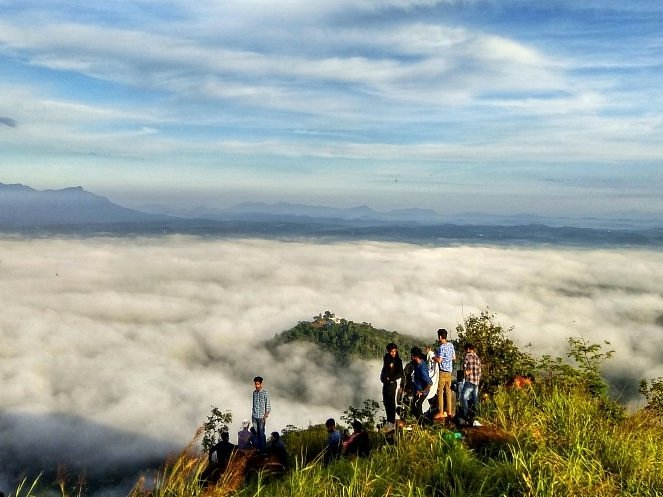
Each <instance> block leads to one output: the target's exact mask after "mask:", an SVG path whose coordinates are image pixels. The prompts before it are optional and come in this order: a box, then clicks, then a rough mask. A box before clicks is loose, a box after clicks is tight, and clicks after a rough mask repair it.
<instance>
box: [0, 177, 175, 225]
mask: <svg viewBox="0 0 663 497" xmlns="http://www.w3.org/2000/svg"><path fill="white" fill-rule="evenodd" d="M166 218H167V217H166V216H163V215H155V214H147V213H144V212H139V211H135V210H132V209H127V208H125V207H121V206H119V205H116V204H114V203H112V202H111V201H110V200H108V199H107V198H105V197H100V196H98V195H94V194H92V193H90V192H87V191H85V190H83V188H81V187H80V186H77V187H71V188H64V189H61V190H35V189H33V188H30V187H29V186H25V185H21V184H13V185H6V184H4V183H0V226H8V227H29V226H52V225H59V226H61V225H85V224H108V223H127V222H131V223H137V222H150V221H155V220H160V219H161V220H162V219H166Z"/></svg>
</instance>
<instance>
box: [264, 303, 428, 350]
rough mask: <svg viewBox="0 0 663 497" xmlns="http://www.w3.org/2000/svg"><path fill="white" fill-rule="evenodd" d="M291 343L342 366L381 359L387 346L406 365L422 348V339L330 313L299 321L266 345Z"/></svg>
mask: <svg viewBox="0 0 663 497" xmlns="http://www.w3.org/2000/svg"><path fill="white" fill-rule="evenodd" d="M293 342H310V343H314V344H316V345H318V346H319V347H320V348H321V349H322V350H324V351H326V352H329V353H330V354H332V355H334V356H335V357H336V359H337V360H338V361H339V362H341V363H347V362H349V361H350V360H351V359H373V360H374V359H381V358H382V357H383V356H384V354H385V352H386V351H385V346H386V345H387V344H388V343H389V342H394V343H395V344H396V345H398V350H399V353H400V356H401V358H403V359H404V360H405V361H407V360H409V358H410V349H411V348H412V347H413V346H415V345H416V346H419V347H422V346H423V345H424V340H422V339H421V338H417V337H413V336H410V335H403V334H400V333H398V332H396V331H387V330H383V329H378V328H375V327H373V325H371V324H370V323H354V322H352V321H347V320H345V319H342V318H337V317H336V316H335V315H334V314H333V313H330V312H329V311H327V312H325V313H324V314H320V315H318V316H316V317H314V318H313V319H312V320H311V321H300V322H299V323H297V325H296V326H294V327H293V328H291V329H289V330H286V331H283V332H281V333H279V334H277V335H276V336H275V337H274V338H273V339H272V340H271V341H270V343H269V345H271V346H275V345H278V344H282V343H293ZM268 348H271V347H268Z"/></svg>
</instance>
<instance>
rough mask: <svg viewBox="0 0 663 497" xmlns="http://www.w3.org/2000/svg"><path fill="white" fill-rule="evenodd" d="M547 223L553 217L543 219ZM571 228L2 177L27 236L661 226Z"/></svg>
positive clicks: (605, 233) (469, 236)
mask: <svg viewBox="0 0 663 497" xmlns="http://www.w3.org/2000/svg"><path fill="white" fill-rule="evenodd" d="M547 221H550V222H547ZM596 226H598V227H595V228H588V227H574V226H572V225H567V226H564V225H563V220H559V219H557V220H546V219H543V218H537V217H534V216H514V217H500V216H490V215H478V214H477V215H471V214H468V215H465V216H457V217H456V218H449V217H446V218H445V217H443V216H441V215H439V214H438V213H436V212H435V211H432V210H429V209H400V210H391V211H387V212H379V211H375V210H373V209H371V208H370V207H367V206H359V207H354V208H350V209H339V208H333V207H322V206H309V205H301V204H289V203H276V204H265V203H241V204H238V205H235V206H233V207H231V208H228V209H211V208H204V207H200V208H197V209H193V210H189V211H176V210H174V209H172V208H171V209H169V208H168V206H162V205H146V206H145V207H143V208H141V210H135V209H128V208H126V207H122V206H119V205H117V204H114V203H113V202H111V201H110V200H108V199H107V198H105V197H102V196H99V195H95V194H93V193H90V192H87V191H85V190H84V189H83V188H81V187H80V186H77V187H71V188H64V189H61V190H35V189H33V188H30V187H29V186H25V185H21V184H12V185H7V184H3V183H0V232H5V233H7V232H10V233H16V232H18V233H23V234H32V235H35V234H36V235H49V234H53V233H58V234H77V235H81V234H82V235H85V234H98V233H108V234H113V235H130V234H140V235H163V234H169V233H182V234H191V235H204V236H258V237H269V238H292V237H315V238H325V239H348V240H362V239H369V240H385V241H400V242H409V243H427V244H435V245H438V244H450V243H508V244H514V243H550V244H578V245H636V246H648V245H655V246H660V245H663V229H662V228H661V227H660V226H659V227H651V226H647V225H641V226H637V224H632V223H630V224H628V223H627V222H626V221H624V222H623V223H620V222H619V221H616V222H615V223H614V224H612V225H611V226H610V228H605V227H601V226H599V225H598V224H597V225H596Z"/></svg>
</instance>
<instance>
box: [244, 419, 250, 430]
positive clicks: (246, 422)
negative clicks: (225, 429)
mask: <svg viewBox="0 0 663 497" xmlns="http://www.w3.org/2000/svg"><path fill="white" fill-rule="evenodd" d="M242 426H243V427H244V428H247V427H248V426H249V420H248V419H245V420H244V421H242Z"/></svg>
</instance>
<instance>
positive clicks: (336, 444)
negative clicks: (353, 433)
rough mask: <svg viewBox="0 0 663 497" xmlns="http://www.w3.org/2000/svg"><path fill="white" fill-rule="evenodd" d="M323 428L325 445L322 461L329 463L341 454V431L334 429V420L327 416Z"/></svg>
mask: <svg viewBox="0 0 663 497" xmlns="http://www.w3.org/2000/svg"><path fill="white" fill-rule="evenodd" d="M325 428H327V433H328V435H327V447H326V448H325V455H324V462H325V464H329V463H330V462H332V461H334V460H335V459H337V458H338V456H340V455H341V444H342V442H343V436H342V435H341V432H340V431H338V430H337V429H336V420H335V419H334V418H329V419H328V420H327V421H325Z"/></svg>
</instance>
